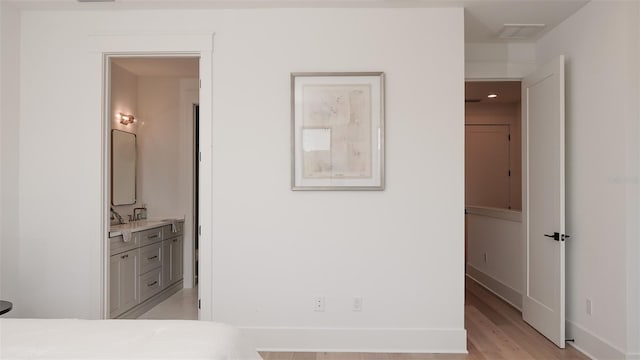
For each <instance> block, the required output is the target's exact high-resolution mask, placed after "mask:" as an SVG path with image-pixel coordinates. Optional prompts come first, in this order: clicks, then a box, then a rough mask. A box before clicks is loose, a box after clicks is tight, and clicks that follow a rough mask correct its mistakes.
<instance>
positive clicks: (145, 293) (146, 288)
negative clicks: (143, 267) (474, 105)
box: [140, 268, 162, 302]
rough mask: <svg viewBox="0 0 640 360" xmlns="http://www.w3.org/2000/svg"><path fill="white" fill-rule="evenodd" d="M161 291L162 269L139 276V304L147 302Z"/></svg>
mask: <svg viewBox="0 0 640 360" xmlns="http://www.w3.org/2000/svg"><path fill="white" fill-rule="evenodd" d="M160 290H162V268H158V269H155V270H151V271H149V272H148V273H146V274H144V275H140V302H142V301H145V300H147V299H148V298H150V297H152V296H153V295H155V294H157V293H159V292H160Z"/></svg>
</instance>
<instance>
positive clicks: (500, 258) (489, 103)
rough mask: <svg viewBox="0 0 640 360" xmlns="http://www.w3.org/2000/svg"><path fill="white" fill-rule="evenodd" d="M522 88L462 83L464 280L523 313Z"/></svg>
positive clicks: (495, 83) (501, 83)
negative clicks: (463, 109)
mask: <svg viewBox="0 0 640 360" xmlns="http://www.w3.org/2000/svg"><path fill="white" fill-rule="evenodd" d="M521 85H522V84H521V82H520V81H469V82H466V83H465V268H466V274H467V276H468V277H469V278H470V279H472V280H473V281H475V282H477V283H478V284H480V285H482V286H484V287H486V288H487V289H489V290H490V291H492V292H494V293H495V294H496V295H498V296H499V297H501V298H502V299H503V300H505V301H506V302H507V303H509V304H511V305H512V306H514V307H515V308H516V309H519V310H520V309H521V307H522V295H521V294H522V289H523V261H524V259H523V255H522V254H523V246H524V244H523V241H522V213H521V209H522V175H521V171H522V161H521V157H522V142H521V133H522V130H521V129H522V126H521V111H522V106H521Z"/></svg>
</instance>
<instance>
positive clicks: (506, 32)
mask: <svg viewBox="0 0 640 360" xmlns="http://www.w3.org/2000/svg"><path fill="white" fill-rule="evenodd" d="M545 26H546V25H545V24H504V26H503V27H502V30H501V31H500V33H499V34H498V37H499V38H500V39H511V40H526V39H530V38H532V37H534V36H535V35H537V34H538V33H539V32H540V31H542V29H544V27H545Z"/></svg>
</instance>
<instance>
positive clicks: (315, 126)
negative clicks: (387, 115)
mask: <svg viewBox="0 0 640 360" xmlns="http://www.w3.org/2000/svg"><path fill="white" fill-rule="evenodd" d="M291 123H292V124H291V152H292V153H291V167H292V169H291V189H292V190H384V73H382V72H355V73H292V74H291Z"/></svg>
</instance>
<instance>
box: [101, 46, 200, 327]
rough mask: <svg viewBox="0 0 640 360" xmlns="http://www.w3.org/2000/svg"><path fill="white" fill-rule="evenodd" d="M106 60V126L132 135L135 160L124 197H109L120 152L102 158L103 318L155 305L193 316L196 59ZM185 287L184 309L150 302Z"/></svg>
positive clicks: (131, 161) (133, 314) (131, 314)
mask: <svg viewBox="0 0 640 360" xmlns="http://www.w3.org/2000/svg"><path fill="white" fill-rule="evenodd" d="M107 67H108V74H109V76H108V81H107V82H106V83H107V84H108V100H107V103H106V109H107V116H106V119H107V126H108V128H109V130H110V131H109V132H111V130H113V131H114V133H115V132H116V131H117V132H118V134H120V133H123V134H129V135H130V136H131V137H133V138H134V139H135V141H134V146H133V147H132V148H131V149H130V150H129V153H128V158H129V161H128V162H127V163H128V164H133V165H132V166H130V167H131V168H133V176H131V177H130V178H127V180H128V182H129V183H130V184H129V186H130V187H131V188H133V191H130V192H129V193H132V194H133V196H132V197H130V199H129V201H128V202H124V203H123V202H114V201H113V200H114V199H115V198H114V196H113V195H114V194H116V193H117V191H118V186H114V184H115V183H116V181H115V180H118V177H116V176H114V175H115V174H118V171H117V170H118V169H119V167H118V166H116V165H117V163H118V161H120V158H117V159H116V158H115V157H113V156H110V159H109V161H108V163H109V164H110V165H111V166H110V168H109V169H107V170H108V171H111V175H112V176H111V177H110V185H111V186H109V188H110V189H111V199H112V201H110V212H111V214H112V215H114V216H113V217H112V218H113V220H111V221H110V227H109V233H108V235H107V237H108V239H109V248H108V252H107V257H108V258H109V261H108V271H107V272H106V273H107V275H108V277H109V279H108V281H107V284H108V286H107V288H106V293H105V298H106V299H108V307H107V308H108V311H107V312H108V314H107V316H106V317H107V318H138V317H139V316H143V317H144V314H145V313H147V312H150V311H155V313H154V316H153V318H167V319H171V318H185V317H188V318H197V317H198V315H197V303H198V301H197V300H198V296H197V292H198V291H197V288H196V289H193V288H194V279H195V272H196V269H197V265H196V264H195V261H194V260H195V259H196V256H195V251H196V250H195V244H196V240H195V235H196V233H197V232H196V231H195V229H196V226H197V225H196V224H197V223H198V221H197V216H198V215H197V213H196V210H197V209H198V208H199V206H198V204H197V202H196V199H198V197H199V188H198V184H199V183H198V181H197V176H198V175H197V173H196V170H197V168H198V159H196V156H195V154H196V153H195V152H194V147H195V146H197V145H196V142H195V139H197V136H198V133H197V129H196V128H195V127H194V126H195V124H196V122H194V121H193V119H194V118H196V114H195V110H196V107H195V106H194V104H197V103H198V102H199V87H200V81H199V78H200V73H199V71H200V70H199V67H200V58H199V57H195V56H166V55H163V56H135V55H133V56H127V55H120V56H109V57H108V58H107ZM194 134H195V135H194ZM113 149H114V148H113V147H112V150H113ZM112 153H113V152H111V153H110V154H109V155H111V154H112ZM115 160H118V161H115ZM119 182H120V183H121V182H122V181H119ZM119 233H120V234H119ZM114 235H116V237H114ZM127 238H128V239H127ZM120 239H121V241H119V240H120ZM183 289H192V290H189V291H187V290H183ZM181 293H182V294H181ZM184 293H188V297H187V301H189V302H191V304H187V308H188V311H189V313H190V314H186V315H185V314H175V313H167V314H165V315H164V317H163V315H162V314H158V310H157V309H156V308H155V307H156V305H158V304H160V303H162V302H163V301H165V300H167V299H170V300H171V299H173V298H174V297H175V296H177V295H179V296H181V297H182V298H185V296H184ZM174 294H177V295H174ZM172 301H175V300H172Z"/></svg>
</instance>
